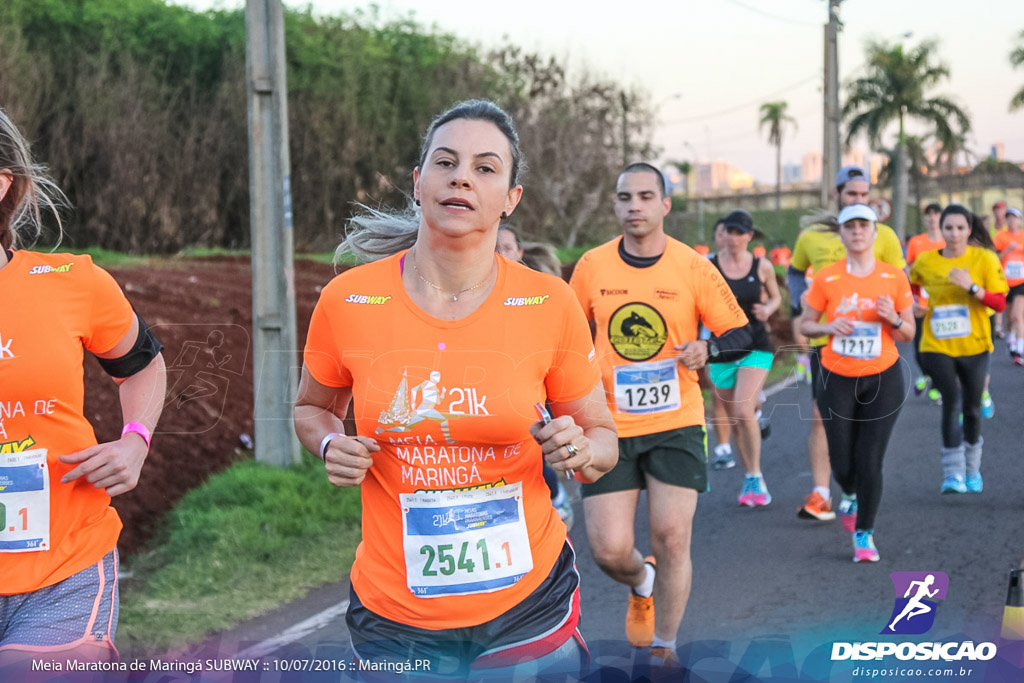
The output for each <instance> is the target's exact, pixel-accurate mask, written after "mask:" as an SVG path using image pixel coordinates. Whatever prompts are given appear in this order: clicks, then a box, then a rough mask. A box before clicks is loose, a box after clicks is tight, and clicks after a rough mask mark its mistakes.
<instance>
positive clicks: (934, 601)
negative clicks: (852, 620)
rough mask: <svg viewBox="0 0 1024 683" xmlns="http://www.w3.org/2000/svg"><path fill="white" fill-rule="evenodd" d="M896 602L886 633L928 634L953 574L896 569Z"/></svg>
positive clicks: (883, 630) (894, 574)
mask: <svg viewBox="0 0 1024 683" xmlns="http://www.w3.org/2000/svg"><path fill="white" fill-rule="evenodd" d="M889 578H891V579H892V586H893V590H894V591H895V592H896V601H895V604H894V605H893V608H892V614H891V615H890V617H889V623H888V625H887V626H886V627H885V628H884V629H882V631H881V632H882V633H883V634H889V633H899V634H903V635H915V634H921V633H925V632H927V631H928V629H930V628H931V627H932V624H934V623H935V609H936V607H938V600H945V599H946V591H947V590H948V589H949V576H947V575H946V574H945V573H944V572H893V573H892V574H890V575H889Z"/></svg>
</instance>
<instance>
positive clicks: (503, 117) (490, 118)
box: [418, 100, 526, 187]
mask: <svg viewBox="0 0 1024 683" xmlns="http://www.w3.org/2000/svg"><path fill="white" fill-rule="evenodd" d="M459 119H463V120H467V121H487V122H489V123H493V124H494V125H495V126H496V127H497V129H498V130H500V131H501V132H502V133H503V134H504V135H505V137H506V138H507V139H508V146H509V147H510V148H511V149H512V175H511V176H510V177H509V185H508V186H509V187H515V186H516V185H518V184H519V178H520V177H521V176H522V175H523V174H524V173H525V172H526V163H525V162H524V161H523V152H522V150H521V149H520V148H519V134H518V133H516V127H515V125H513V123H512V117H510V116H509V115H508V114H507V113H506V112H505V110H504V109H502V108H501V107H499V106H498V105H496V104H495V103H494V102H491V101H490V100H466V101H464V102H459V103H458V104H456V105H455V106H453V107H452V108H451V109H449V110H448V111H446V112H444V113H442V114H439V115H438V116H437V117H435V118H434V120H433V121H431V122H430V127H429V128H427V133H426V135H424V136H423V147H421V148H420V161H419V164H418V165H419V166H420V168H422V167H423V164H424V163H426V161H427V152H428V151H430V143H431V141H432V140H433V139H434V133H435V132H437V129H438V128H440V127H441V126H443V125H444V124H446V123H449V122H451V121H456V120H459Z"/></svg>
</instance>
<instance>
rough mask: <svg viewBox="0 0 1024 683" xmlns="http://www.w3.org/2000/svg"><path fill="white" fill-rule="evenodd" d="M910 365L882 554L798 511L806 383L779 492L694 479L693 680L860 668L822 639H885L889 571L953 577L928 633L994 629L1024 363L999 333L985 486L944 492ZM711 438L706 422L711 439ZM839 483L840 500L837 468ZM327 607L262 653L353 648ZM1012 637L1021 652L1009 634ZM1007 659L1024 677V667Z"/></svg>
mask: <svg viewBox="0 0 1024 683" xmlns="http://www.w3.org/2000/svg"><path fill="white" fill-rule="evenodd" d="M903 351H904V353H905V354H906V353H907V352H909V347H905V348H904V349H903ZM904 358H905V359H908V360H909V359H910V357H909V356H908V355H904ZM910 363H911V364H912V361H910ZM910 372H911V371H910V367H909V366H908V367H907V368H906V374H907V376H908V377H907V379H908V384H907V391H908V396H907V400H906V402H905V404H904V406H903V410H902V412H901V415H900V417H899V420H898V422H897V425H896V429H895V432H894V435H893V438H892V441H891V442H890V446H889V450H888V453H887V455H886V459H885V464H884V493H883V499H882V504H881V509H880V510H879V513H878V518H877V522H876V534H875V535H876V543H877V546H878V549H879V552H880V554H881V561H880V562H879V563H877V564H855V563H853V562H852V561H851V560H852V553H853V549H852V545H851V540H850V534H848V533H846V532H845V531H843V529H842V527H841V526H840V523H839V521H838V520H836V521H832V522H816V521H807V520H804V519H800V518H798V517H797V514H796V511H797V509H798V508H799V506H800V505H801V504H802V503H803V498H804V496H805V495H806V494H807V493H808V492H809V491H810V489H811V479H810V471H809V467H808V461H807V455H806V436H807V432H808V422H807V420H808V418H809V415H810V400H811V399H810V388H809V386H808V385H806V384H798V385H793V386H790V387H788V388H785V389H783V390H781V391H779V392H777V393H776V394H775V395H773V396H772V397H771V398H770V399H769V401H768V403H767V404H766V407H765V410H766V412H768V413H769V414H770V416H771V420H772V436H771V438H770V439H769V440H768V441H766V442H765V445H764V453H763V457H762V470H763V472H764V476H765V480H766V482H767V485H768V487H769V490H770V491H771V493H772V496H773V499H774V500H773V502H772V503H771V505H770V506H768V507H766V508H759V509H746V508H741V507H739V506H738V505H737V504H736V496H737V494H738V493H739V490H740V487H741V484H742V478H743V472H742V470H741V468H740V467H739V466H737V467H736V468H734V469H731V470H725V471H721V472H718V471H710V472H709V478H710V481H711V489H712V490H711V491H710V492H708V493H705V494H702V495H701V497H700V501H699V504H698V509H697V514H696V518H695V520H694V528H693V542H692V548H693V550H692V553H693V566H694V572H693V590H692V594H691V597H690V602H689V606H688V608H687V611H686V616H685V619H684V621H683V624H682V628H681V630H680V634H679V641H678V642H679V645H680V655H681V658H682V659H683V661H684V662H687V661H688V662H690V663H691V664H692V665H693V678H692V680H723V681H727V680H730V679H731V678H732V675H733V674H734V673H735V672H736V670H737V667H736V665H737V663H740V662H742V663H743V664H744V667H741V673H745V672H750V673H752V674H756V673H757V672H759V671H760V675H761V676H764V680H790V678H791V676H792V677H795V676H796V675H797V673H798V672H799V671H802V672H803V674H804V675H805V676H808V677H810V678H811V679H816V680H829V679H831V680H854V679H853V678H851V675H850V673H849V669H850V663H845V664H846V668H845V669H841V670H840V669H836V670H835V671H831V672H830V671H829V668H830V663H829V662H828V650H829V648H830V646H831V643H832V642H834V641H849V642H854V641H872V640H884V638H882V637H880V636H879V632H880V631H881V629H882V628H883V627H884V626H885V625H886V623H887V619H888V618H889V616H890V612H891V610H892V608H893V586H892V583H891V581H890V578H889V574H890V572H894V571H942V572H945V573H946V574H948V575H949V578H950V584H949V592H948V595H947V597H946V600H945V601H943V602H942V603H941V604H940V606H939V608H938V609H937V615H936V621H935V625H934V627H933V629H932V630H931V632H930V633H929V634H928V636H927V638H928V639H930V640H932V639H934V640H950V639H954V640H955V639H959V640H967V639H973V640H974V641H976V642H980V641H993V642H997V643H998V642H999V630H1000V624H1001V619H1002V614H1003V607H1004V602H1005V598H1006V589H1007V577H1008V572H1009V570H1010V569H1012V568H1015V567H1018V566H1020V565H1021V561H1022V558H1024V531H1022V524H1021V522H1022V521H1024V495H1022V492H1024V473H1022V457H1024V446H1022V442H1024V429H1022V424H1024V400H1022V393H1024V368H1017V367H1014V366H1013V365H1012V363H1011V362H1010V360H1009V357H1008V355H1007V353H1006V350H1005V344H1003V343H1002V342H1001V341H999V342H997V345H996V352H995V354H993V357H992V394H993V397H994V399H995V402H996V414H995V417H994V419H991V420H985V421H984V424H983V426H982V433H983V435H984V438H985V455H984V461H983V465H982V473H983V474H984V477H985V491H984V493H982V494H977V495H975V494H964V495H941V494H940V493H939V486H940V483H941V480H942V472H941V467H940V464H939V448H940V435H939V414H940V409H939V408H938V407H936V406H935V405H933V404H932V403H931V402H930V401H929V400H927V398H926V397H914V396H913V394H912V393H911V392H910V384H909V376H910ZM713 444H714V440H713V437H711V438H709V446H712V445H713ZM832 490H833V499H834V500H833V503H835V501H836V500H837V499H838V488H837V487H836V486H835V484H833V487H832ZM574 493H575V492H574ZM576 520H577V521H576V526H575V527H574V528H573V530H572V532H571V534H570V536H571V538H572V540H573V543H574V546H575V548H576V551H577V555H578V560H577V566H578V567H579V570H580V573H581V575H582V613H583V617H582V623H581V630H582V632H583V634H584V637H585V638H586V639H587V640H588V642H589V643H590V645H591V648H592V651H593V653H594V655H595V659H596V661H597V662H598V663H600V664H604V665H606V666H608V667H610V668H612V669H616V670H622V671H634V669H633V668H631V667H632V664H633V663H635V662H636V661H639V658H642V657H641V655H640V654H639V653H638V652H636V651H634V650H633V649H632V648H630V647H629V646H628V645H627V644H626V643H625V642H624V630H623V622H624V618H625V608H626V600H627V589H626V588H624V587H623V586H621V585H618V584H616V583H615V582H613V581H612V580H611V579H609V578H607V577H606V576H605V575H604V574H603V573H602V572H601V571H600V570H599V569H597V567H596V566H595V565H594V563H593V561H592V559H591V556H590V551H589V547H588V545H587V536H586V531H587V530H586V519H585V517H584V515H583V511H582V504H581V503H580V502H579V501H578V500H577V502H576ZM637 520H638V521H637V545H638V547H639V548H640V550H641V552H644V553H647V552H649V549H650V546H649V544H648V526H647V521H646V499H645V498H644V497H641V503H640V509H639V510H638V514H637ZM346 590H347V589H346V588H345V585H344V584H343V583H342V584H339V585H337V586H334V587H327V588H325V589H321V591H319V592H318V593H317V594H316V595H315V596H314V597H313V598H311V599H307V600H306V601H304V602H302V601H300V603H297V604H295V605H291V606H287V607H286V608H284V609H282V610H279V611H278V612H275V613H274V614H273V615H269V616H268V617H265V618H263V619H260V620H256V621H254V622H252V623H251V624H246V625H243V626H242V627H240V628H239V629H236V630H235V631H232V632H231V633H229V634H224V635H223V642H224V644H225V645H226V644H228V643H238V642H243V643H245V645H246V647H249V654H252V653H253V652H254V650H253V649H252V647H251V646H252V645H253V644H254V643H259V642H263V643H267V639H268V638H270V637H271V634H274V635H277V634H280V633H281V632H282V631H285V629H287V628H289V627H290V626H292V625H294V624H296V623H298V622H302V621H304V620H307V619H309V617H310V616H312V615H314V614H316V613H318V612H322V611H323V610H325V609H326V608H328V607H330V606H331V605H337V604H338V602H337V601H338V600H344V598H345V597H346V596H347V592H346ZM327 616H330V615H329V614H328V615H327ZM321 621H324V622H325V623H323V624H316V625H317V626H319V628H316V629H315V630H311V631H310V632H307V633H304V634H303V635H301V636H300V637H298V638H296V639H293V640H292V641H289V642H290V644H288V645H287V646H284V648H283V649H281V647H280V646H281V642H282V641H280V640H279V641H275V642H274V643H268V644H267V645H265V646H264V647H263V648H261V649H260V651H259V652H258V654H260V655H262V654H266V653H265V652H264V651H263V650H267V649H268V647H269V648H271V649H273V648H274V647H276V648H277V651H276V654H274V653H273V652H271V653H270V654H272V656H281V655H282V654H283V653H287V652H289V651H290V652H292V653H302V652H308V653H316V652H318V651H320V652H327V651H330V652H337V651H343V650H345V648H346V642H347V632H346V630H345V625H344V618H343V616H340V617H337V618H330V619H321ZM315 622H316V620H315V619H314V620H313V621H312V622H309V623H315ZM285 640H286V641H288V639H287V638H286V639H285ZM918 640H920V638H918ZM1003 647H1004V651H1006V652H1010V651H1011V650H1012V651H1014V652H1016V650H1014V649H1013V646H1011V644H1008V643H1006V644H1004V646H1003ZM979 666H981V665H980V664H979ZM1013 671H1015V672H1016V671H1019V673H1020V674H1021V676H1020V678H1019V679H1018V680H1024V670H1017V669H1014V670H1013ZM978 673H979V674H980V675H981V678H979V675H977V674H976V675H975V676H974V678H973V680H981V679H983V680H1003V674H1000V673H998V672H997V670H996V669H994V668H991V663H990V669H989V670H988V673H987V674H986V671H985V670H984V669H982V670H981V671H979V672H978ZM628 678H629V677H628V676H627V677H626V678H618V679H615V678H608V679H607V680H627V679H628ZM741 678H743V676H742V675H741ZM1013 678H1016V676H1015V675H1014V676H1013ZM750 680H759V679H758V678H753V679H750ZM906 680H913V678H907V679H906ZM932 680H934V679H932ZM1010 680H1012V678H1011V679H1010Z"/></svg>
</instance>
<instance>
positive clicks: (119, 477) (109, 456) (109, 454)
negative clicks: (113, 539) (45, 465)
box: [60, 433, 149, 497]
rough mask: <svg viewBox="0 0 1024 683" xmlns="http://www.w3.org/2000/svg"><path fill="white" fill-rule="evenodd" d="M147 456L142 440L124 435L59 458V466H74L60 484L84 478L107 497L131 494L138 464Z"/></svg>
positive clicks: (137, 478) (138, 467)
mask: <svg viewBox="0 0 1024 683" xmlns="http://www.w3.org/2000/svg"><path fill="white" fill-rule="evenodd" d="M148 453H149V449H148V448H147V447H146V442H145V441H143V440H142V438H140V437H139V436H138V435H137V434H133V433H129V434H125V435H124V436H122V437H121V438H120V439H118V440H117V441H110V442H107V443H101V444H96V445H95V446H90V447H89V448H86V449H85V450H81V451H78V452H77V453H68V454H67V455H62V456H60V461H61V462H62V463H65V464H67V465H78V467H76V468H74V469H73V470H71V471H70V472H68V473H67V474H65V475H64V476H63V477H61V480H60V482H61V483H62V484H68V483H70V482H73V481H75V480H76V479H78V478H79V477H82V476H85V478H86V479H87V480H88V481H89V482H90V483H91V484H92V485H93V486H95V487H96V488H98V489H106V490H107V495H108V496H111V497H113V496H118V495H121V494H122V493H127V492H128V491H131V490H132V489H133V488H135V486H136V485H137V484H138V483H139V474H140V473H141V472H142V463H144V462H145V461H146V455H147V454H148Z"/></svg>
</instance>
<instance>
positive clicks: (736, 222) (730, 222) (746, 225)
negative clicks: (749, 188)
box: [722, 209, 764, 238]
mask: <svg viewBox="0 0 1024 683" xmlns="http://www.w3.org/2000/svg"><path fill="white" fill-rule="evenodd" d="M722 225H724V226H725V227H726V228H736V229H737V230H742V231H743V232H746V233H749V234H751V235H753V236H754V237H757V238H761V237H764V233H762V232H761V231H760V230H758V229H757V228H755V227H754V219H753V218H751V217H750V214H749V213H747V212H746V211H744V210H743V209H736V210H735V211H732V212H731V213H729V215H727V216H726V217H725V218H723V219H722Z"/></svg>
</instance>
